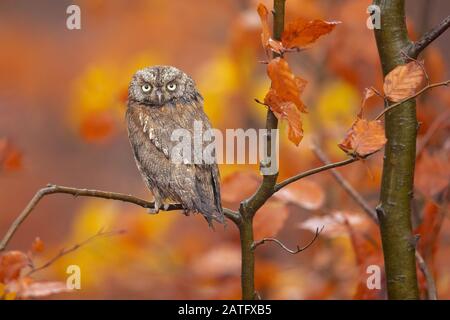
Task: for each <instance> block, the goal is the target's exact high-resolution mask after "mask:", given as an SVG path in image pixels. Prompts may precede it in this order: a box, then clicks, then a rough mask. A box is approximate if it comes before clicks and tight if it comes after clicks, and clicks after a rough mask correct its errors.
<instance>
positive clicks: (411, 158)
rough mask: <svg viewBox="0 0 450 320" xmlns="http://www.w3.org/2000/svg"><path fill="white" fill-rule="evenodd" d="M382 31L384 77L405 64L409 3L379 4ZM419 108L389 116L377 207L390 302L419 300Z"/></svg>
mask: <svg viewBox="0 0 450 320" xmlns="http://www.w3.org/2000/svg"><path fill="white" fill-rule="evenodd" d="M374 4H375V5H378V6H379V7H380V9H381V29H378V30H377V29H375V37H376V42H377V46H378V52H379V55H380V60H381V64H382V69H383V74H384V75H385V76H386V75H387V74H388V73H389V72H390V71H391V70H392V69H394V68H395V67H396V66H398V65H401V64H405V63H406V62H408V61H407V58H405V56H404V55H402V54H401V52H402V51H404V52H407V49H408V47H410V46H411V42H410V40H409V39H408V32H407V28H406V19H405V1H404V0H375V1H374ZM417 126H418V123H417V119H416V103H415V100H410V101H408V102H405V103H403V104H402V105H401V106H399V107H397V108H395V109H393V110H391V111H388V112H387V113H386V115H385V128H386V129H385V130H386V138H387V139H388V141H387V144H386V147H385V156H384V163H383V177H382V184H381V196H380V204H379V206H378V207H377V213H378V218H379V220H380V229H381V238H382V242H383V254H384V264H385V270H386V280H387V291H388V297H389V299H418V298H419V293H418V286H417V274H416V260H415V243H414V240H413V239H414V238H413V236H412V226H411V199H412V196H413V182H414V163H415V158H416V135H417Z"/></svg>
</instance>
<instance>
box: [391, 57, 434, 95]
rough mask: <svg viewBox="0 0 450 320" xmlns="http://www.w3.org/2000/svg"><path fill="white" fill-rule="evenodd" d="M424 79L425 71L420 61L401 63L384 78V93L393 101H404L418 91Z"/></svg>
mask: <svg viewBox="0 0 450 320" xmlns="http://www.w3.org/2000/svg"><path fill="white" fill-rule="evenodd" d="M424 79H425V73H424V70H423V67H422V66H421V65H420V64H419V62H417V61H411V62H409V63H407V64H403V65H400V66H398V67H396V68H395V69H393V70H392V71H391V72H389V73H388V74H387V75H386V77H385V78H384V85H383V90H384V94H385V95H386V97H387V98H388V99H389V100H391V101H393V102H399V101H402V100H404V99H406V98H408V97H410V96H411V95H413V94H414V93H416V91H417V89H418V88H419V87H420V85H421V84H422V83H423V81H424Z"/></svg>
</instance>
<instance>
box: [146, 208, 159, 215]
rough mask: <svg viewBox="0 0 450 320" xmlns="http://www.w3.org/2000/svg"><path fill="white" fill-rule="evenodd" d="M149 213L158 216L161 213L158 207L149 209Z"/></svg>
mask: <svg viewBox="0 0 450 320" xmlns="http://www.w3.org/2000/svg"><path fill="white" fill-rule="evenodd" d="M148 213H150V214H158V213H159V208H158V207H154V208H149V209H148Z"/></svg>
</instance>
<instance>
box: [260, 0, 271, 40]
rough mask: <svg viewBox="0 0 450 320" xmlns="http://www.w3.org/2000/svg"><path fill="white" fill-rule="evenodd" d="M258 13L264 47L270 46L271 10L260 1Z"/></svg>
mask: <svg viewBox="0 0 450 320" xmlns="http://www.w3.org/2000/svg"><path fill="white" fill-rule="evenodd" d="M257 11H258V14H259V18H260V19H261V28H262V32H261V42H262V45H263V47H264V48H267V47H268V46H269V40H270V36H271V32H270V27H269V10H267V8H266V6H265V5H263V4H262V3H260V4H259V5H258V9H257Z"/></svg>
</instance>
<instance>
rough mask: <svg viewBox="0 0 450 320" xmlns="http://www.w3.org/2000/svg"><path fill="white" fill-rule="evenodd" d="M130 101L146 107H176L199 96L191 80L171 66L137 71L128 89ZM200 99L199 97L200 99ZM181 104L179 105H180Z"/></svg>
mask: <svg viewBox="0 0 450 320" xmlns="http://www.w3.org/2000/svg"><path fill="white" fill-rule="evenodd" d="M129 97H130V99H132V100H134V101H136V102H139V103H141V104H145V105H147V106H148V107H153V108H155V107H161V106H164V105H166V104H171V105H178V102H179V101H181V102H182V103H185V102H186V100H189V99H197V98H198V97H199V94H198V92H197V90H196V88H195V84H194V82H193V80H192V79H191V78H190V77H189V76H188V75H186V74H185V73H184V72H183V71H181V70H179V69H177V68H175V67H172V66H154V67H148V68H144V69H142V70H139V71H137V72H136V73H135V74H134V76H133V79H132V82H131V84H130V87H129ZM200 98H201V97H200ZM182 103H181V104H182Z"/></svg>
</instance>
